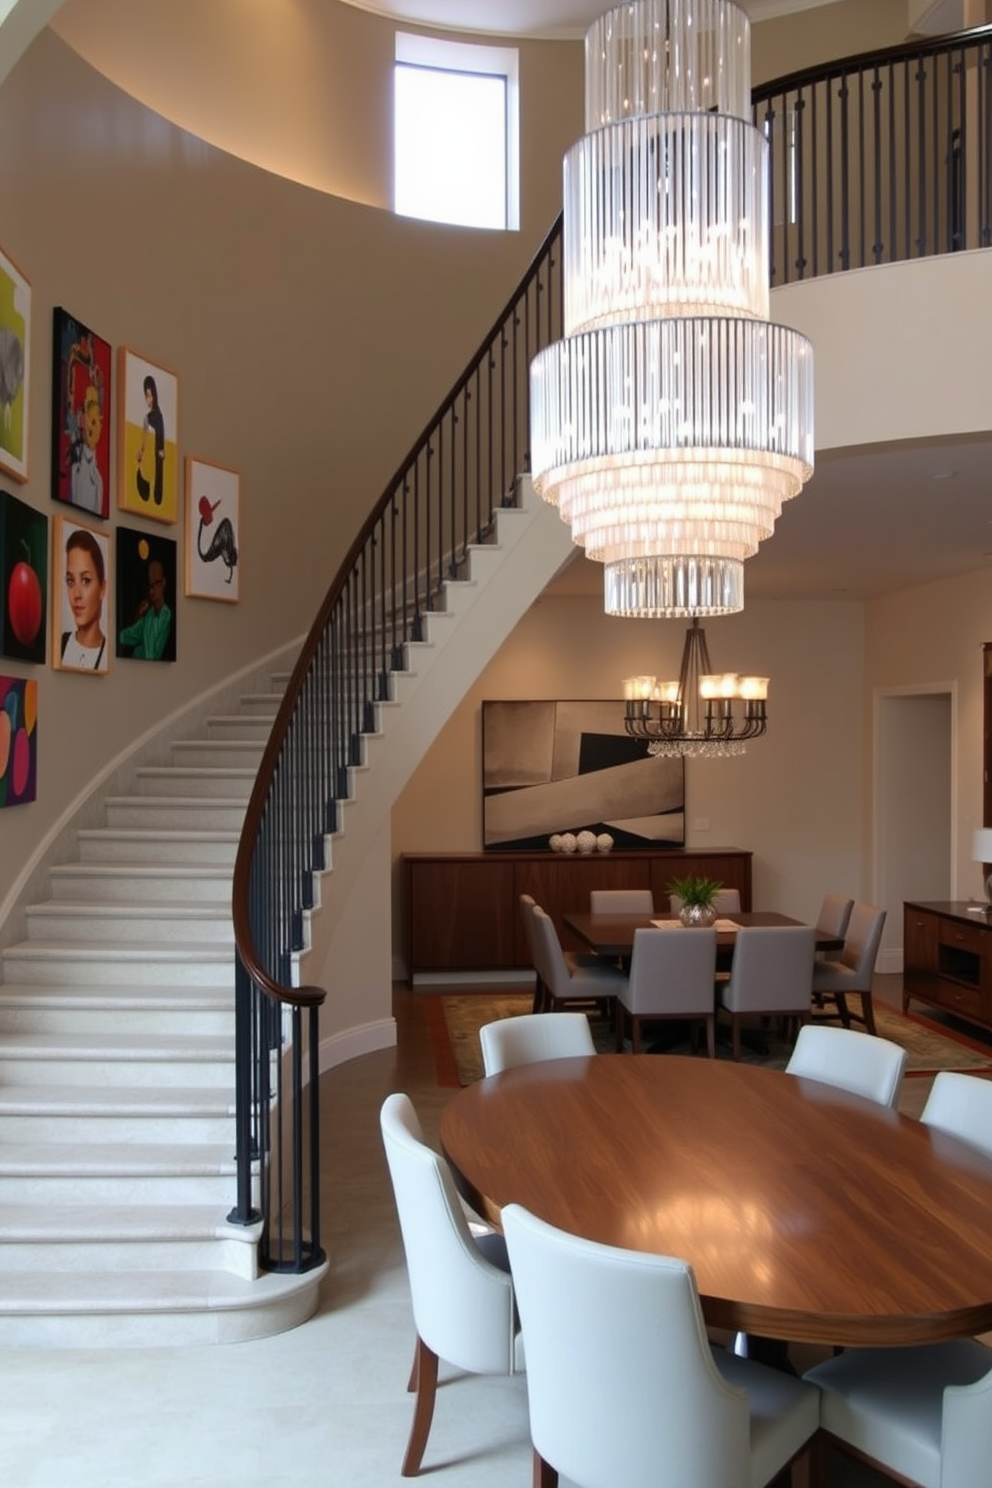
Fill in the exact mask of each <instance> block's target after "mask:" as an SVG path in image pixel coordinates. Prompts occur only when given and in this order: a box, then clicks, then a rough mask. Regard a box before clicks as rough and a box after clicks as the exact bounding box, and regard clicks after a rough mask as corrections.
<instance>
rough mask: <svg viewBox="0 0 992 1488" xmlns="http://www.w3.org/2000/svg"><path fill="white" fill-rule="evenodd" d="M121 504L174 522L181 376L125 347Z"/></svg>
mask: <svg viewBox="0 0 992 1488" xmlns="http://www.w3.org/2000/svg"><path fill="white" fill-rule="evenodd" d="M117 407H118V412H117V491H118V496H117V505H118V507H119V508H120V509H121V511H129V512H134V513H136V514H138V515H140V516H142V517H150V518H152V520H153V521H156V522H175V521H176V520H177V518H178V515H179V379H178V377H177V376H176V374H175V372H172V371H170V370H169V368H168V367H163V366H161V365H160V364H158V363H156V362H150V361H149V360H148V358H147V357H143V356H140V355H139V354H138V352H136V351H131V350H130V348H129V347H127V346H122V347H120V349H119V351H118V360H117Z"/></svg>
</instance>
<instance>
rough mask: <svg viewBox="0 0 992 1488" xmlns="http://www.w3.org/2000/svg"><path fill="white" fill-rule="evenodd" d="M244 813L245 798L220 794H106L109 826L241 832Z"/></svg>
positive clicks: (161, 829) (146, 858)
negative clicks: (234, 798)
mask: <svg viewBox="0 0 992 1488" xmlns="http://www.w3.org/2000/svg"><path fill="white" fill-rule="evenodd" d="M244 816H245V802H244V801H235V800H231V799H230V798H225V797H220V796H108V797H107V801H106V821H107V826H108V827H141V828H142V829H143V830H149V829H151V830H153V831H154V830H160V831H180V830H187V831H199V832H207V831H221V832H240V831H241V823H242V822H243V821H244ZM145 861H146V862H147V861H148V855H147V854H146V856H145Z"/></svg>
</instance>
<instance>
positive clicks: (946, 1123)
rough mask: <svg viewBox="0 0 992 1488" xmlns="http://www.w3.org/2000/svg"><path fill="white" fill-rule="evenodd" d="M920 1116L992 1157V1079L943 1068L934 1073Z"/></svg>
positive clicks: (927, 1122)
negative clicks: (982, 1078) (983, 1078)
mask: <svg viewBox="0 0 992 1488" xmlns="http://www.w3.org/2000/svg"><path fill="white" fill-rule="evenodd" d="M920 1120H921V1121H925V1122H926V1124H927V1125H928V1126H932V1127H933V1128H934V1129H935V1130H937V1131H943V1132H947V1133H948V1134H949V1135H950V1136H952V1137H958V1138H960V1140H961V1141H963V1142H970V1143H971V1145H972V1147H977V1148H978V1150H979V1151H980V1152H983V1153H984V1154H985V1156H986V1157H992V1081H990V1080H981V1079H979V1078H978V1076H977V1075H962V1074H958V1073H957V1072H956V1071H954V1070H941V1071H940V1072H939V1073H938V1074H937V1075H936V1076H935V1077H934V1082H933V1085H932V1086H931V1087H930V1094H929V1095H928V1096H927V1102H926V1105H925V1106H924V1107H923V1110H922V1112H921V1113H920Z"/></svg>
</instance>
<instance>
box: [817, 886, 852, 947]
mask: <svg viewBox="0 0 992 1488" xmlns="http://www.w3.org/2000/svg"><path fill="white" fill-rule="evenodd" d="M853 908H854V900H853V899H845V897H844V895H843V894H824V896H823V903H822V904H821V905H820V913H819V915H818V916H817V920H816V933H817V935H822V936H829V937H830V938H831V940H843V939H844V936H845V935H846V934H847V926H848V922H849V921H850V918H851V910H852V909H853Z"/></svg>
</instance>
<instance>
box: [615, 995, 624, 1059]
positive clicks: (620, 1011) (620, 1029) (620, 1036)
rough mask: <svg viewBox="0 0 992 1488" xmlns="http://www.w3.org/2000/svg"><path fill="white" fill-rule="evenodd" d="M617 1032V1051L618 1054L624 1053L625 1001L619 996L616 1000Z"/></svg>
mask: <svg viewBox="0 0 992 1488" xmlns="http://www.w3.org/2000/svg"><path fill="white" fill-rule="evenodd" d="M616 1033H617V1053H618V1054H622V1053H623V1003H622V1002H621V1001H620V999H619V997H618V998H617V1001H616Z"/></svg>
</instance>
